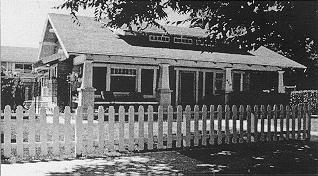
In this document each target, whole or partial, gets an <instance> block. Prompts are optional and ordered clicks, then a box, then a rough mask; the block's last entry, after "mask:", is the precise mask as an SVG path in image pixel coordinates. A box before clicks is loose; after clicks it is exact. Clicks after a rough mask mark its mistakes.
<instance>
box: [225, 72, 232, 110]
mask: <svg viewBox="0 0 318 176" xmlns="http://www.w3.org/2000/svg"><path fill="white" fill-rule="evenodd" d="M232 69H233V68H225V104H227V103H228V101H229V93H230V92H232V91H233V83H232V81H233V79H232Z"/></svg>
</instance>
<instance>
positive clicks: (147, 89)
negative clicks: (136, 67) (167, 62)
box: [141, 69, 153, 95]
mask: <svg viewBox="0 0 318 176" xmlns="http://www.w3.org/2000/svg"><path fill="white" fill-rule="evenodd" d="M141 92H142V93H143V94H145V95H152V94H153V70H152V69H142V70H141Z"/></svg>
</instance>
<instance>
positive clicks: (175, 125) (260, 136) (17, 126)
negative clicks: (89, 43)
mask: <svg viewBox="0 0 318 176" xmlns="http://www.w3.org/2000/svg"><path fill="white" fill-rule="evenodd" d="M1 116H2V123H1V125H2V126H1V127H2V128H1V134H2V135H3V136H2V139H3V141H2V143H1V149H2V153H3V155H4V156H5V157H17V158H26V159H30V158H35V159H40V158H72V157H75V156H91V155H93V156H103V155H104V154H106V153H108V152H115V151H120V152H123V151H148V150H162V149H177V148H189V147H198V146H203V147H204V146H210V145H220V144H224V143H225V144H235V143H250V142H258V141H277V140H289V139H297V140H304V139H308V138H310V128H311V127H310V121H311V119H310V107H309V106H303V107H301V106H298V107H292V108H291V107H289V106H286V107H284V106H282V105H281V106H279V107H278V106H274V107H271V106H267V107H266V108H265V106H263V105H262V106H260V107H258V106H255V107H254V108H253V109H251V107H250V106H247V107H246V108H244V107H243V106H240V107H239V108H237V107H236V106H233V107H231V108H230V106H228V105H227V106H225V107H224V108H223V107H222V106H221V105H219V106H218V107H215V106H213V105H212V106H210V107H207V106H202V107H201V108H199V106H197V105H196V106H194V108H193V109H191V107H190V106H187V107H186V108H185V109H182V107H181V106H178V107H176V108H173V107H171V106H169V107H168V108H167V109H163V107H161V106H159V107H158V109H156V110H155V111H154V109H153V107H152V106H148V109H147V110H146V111H145V110H144V107H143V106H140V107H139V108H138V110H136V111H135V109H134V107H133V106H130V107H129V109H128V110H127V109H124V107H122V106H120V107H119V109H116V111H115V109H114V107H112V106H110V107H109V109H107V111H105V110H104V108H103V107H102V106H100V107H99V109H98V112H94V110H93V109H92V108H91V107H90V108H88V110H87V112H85V113H84V112H83V109H82V108H81V107H79V108H78V109H77V111H76V112H75V113H71V112H70V108H69V107H66V108H65V111H64V113H59V110H58V107H56V108H55V109H54V112H53V115H49V114H46V111H45V109H42V110H41V111H40V114H36V113H35V112H34V107H31V108H30V110H29V111H28V112H23V109H22V107H21V106H19V107H18V108H17V109H16V112H15V113H12V112H11V109H10V107H9V106H6V108H5V110H4V113H2V114H1Z"/></svg>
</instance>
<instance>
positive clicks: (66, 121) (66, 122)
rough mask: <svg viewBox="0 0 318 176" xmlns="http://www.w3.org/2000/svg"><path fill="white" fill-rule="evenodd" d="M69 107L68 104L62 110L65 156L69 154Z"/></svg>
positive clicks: (70, 131) (70, 132)
mask: <svg viewBox="0 0 318 176" xmlns="http://www.w3.org/2000/svg"><path fill="white" fill-rule="evenodd" d="M71 134H72V127H71V109H70V107H69V106H67V107H65V110H64V136H65V138H64V147H65V155H66V156H67V157H70V156H71Z"/></svg>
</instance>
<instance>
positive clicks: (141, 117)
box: [138, 105, 145, 151]
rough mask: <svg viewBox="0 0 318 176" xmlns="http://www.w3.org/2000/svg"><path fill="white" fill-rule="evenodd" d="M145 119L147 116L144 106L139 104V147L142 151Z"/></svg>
mask: <svg viewBox="0 0 318 176" xmlns="http://www.w3.org/2000/svg"><path fill="white" fill-rule="evenodd" d="M144 121H145V116H144V107H143V106H142V105H140V106H139V108H138V126H139V130H138V132H139V135H138V136H139V137H138V138H139V139H138V149H139V150H140V151H142V150H144V147H145V146H144V137H145V136H144Z"/></svg>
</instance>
